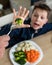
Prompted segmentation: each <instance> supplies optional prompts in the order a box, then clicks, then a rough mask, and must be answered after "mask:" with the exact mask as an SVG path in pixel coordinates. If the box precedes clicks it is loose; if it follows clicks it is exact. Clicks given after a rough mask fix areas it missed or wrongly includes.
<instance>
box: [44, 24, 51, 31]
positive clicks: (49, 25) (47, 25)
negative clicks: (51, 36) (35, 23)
mask: <svg viewBox="0 0 52 65" xmlns="http://www.w3.org/2000/svg"><path fill="white" fill-rule="evenodd" d="M45 27H46V29H47V31H51V30H52V23H47V24H46V26H45Z"/></svg>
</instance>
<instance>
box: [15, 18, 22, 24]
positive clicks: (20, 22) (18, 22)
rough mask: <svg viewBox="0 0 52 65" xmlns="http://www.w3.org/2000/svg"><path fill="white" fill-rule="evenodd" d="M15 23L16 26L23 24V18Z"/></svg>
mask: <svg viewBox="0 0 52 65" xmlns="http://www.w3.org/2000/svg"><path fill="white" fill-rule="evenodd" d="M15 22H16V24H18V25H21V24H22V23H23V20H22V19H21V18H17V19H16V20H15Z"/></svg>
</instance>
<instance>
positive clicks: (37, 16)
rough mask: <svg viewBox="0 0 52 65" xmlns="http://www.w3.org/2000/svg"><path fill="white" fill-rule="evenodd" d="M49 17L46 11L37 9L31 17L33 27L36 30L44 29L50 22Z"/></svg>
mask: <svg viewBox="0 0 52 65" xmlns="http://www.w3.org/2000/svg"><path fill="white" fill-rule="evenodd" d="M47 15H48V13H47V11H46V10H42V9H40V8H36V9H35V10H34V12H33V13H32V16H31V27H33V29H35V30H37V29H39V28H42V27H43V25H44V24H46V23H47V21H48V18H47Z"/></svg>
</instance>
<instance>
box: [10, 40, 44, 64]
mask: <svg viewBox="0 0 52 65" xmlns="http://www.w3.org/2000/svg"><path fill="white" fill-rule="evenodd" d="M22 42H23V41H22ZM25 42H29V43H31V44H32V45H34V47H35V48H36V49H37V50H38V51H39V53H40V56H39V58H38V59H37V60H36V61H35V62H34V63H32V64H31V63H29V62H26V64H25V65H36V64H38V63H39V62H40V61H41V60H42V58H43V52H42V49H41V48H40V46H39V45H37V44H36V43H35V42H33V41H31V40H27V41H25ZM17 46H18V44H16V45H14V46H13V47H12V48H11V49H10V51H9V57H10V60H11V62H12V64H13V65H20V64H18V63H16V62H15V61H14V55H13V52H15V48H16V47H17Z"/></svg>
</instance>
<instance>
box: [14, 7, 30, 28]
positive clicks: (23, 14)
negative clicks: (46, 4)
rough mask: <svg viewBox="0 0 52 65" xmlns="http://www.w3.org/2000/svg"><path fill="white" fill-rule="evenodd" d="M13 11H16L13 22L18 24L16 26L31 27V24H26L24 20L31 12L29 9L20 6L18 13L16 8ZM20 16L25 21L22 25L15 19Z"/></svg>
mask: <svg viewBox="0 0 52 65" xmlns="http://www.w3.org/2000/svg"><path fill="white" fill-rule="evenodd" d="M13 12H14V21H13V24H14V25H16V26H15V28H23V27H30V25H28V24H24V21H25V19H26V18H27V16H28V14H29V10H27V9H26V8H24V9H23V8H22V7H20V8H19V11H18V13H16V11H15V9H13ZM18 18H20V19H22V21H23V22H22V24H21V25H18V24H16V22H15V20H16V19H18Z"/></svg>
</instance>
